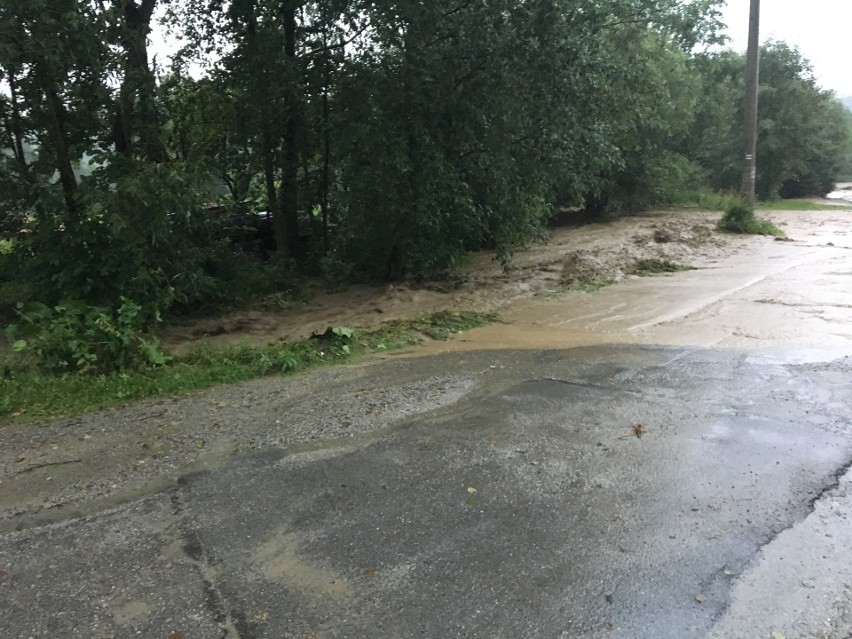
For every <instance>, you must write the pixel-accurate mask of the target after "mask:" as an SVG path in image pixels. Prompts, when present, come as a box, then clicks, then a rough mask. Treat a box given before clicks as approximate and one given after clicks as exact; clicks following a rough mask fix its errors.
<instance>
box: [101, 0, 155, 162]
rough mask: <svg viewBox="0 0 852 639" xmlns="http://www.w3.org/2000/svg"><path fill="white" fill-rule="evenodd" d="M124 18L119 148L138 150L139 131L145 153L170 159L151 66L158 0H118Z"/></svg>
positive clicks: (115, 133) (117, 124)
mask: <svg viewBox="0 0 852 639" xmlns="http://www.w3.org/2000/svg"><path fill="white" fill-rule="evenodd" d="M114 2H115V3H116V6H117V7H118V8H119V9H120V11H121V15H122V18H123V23H124V24H123V26H124V37H123V46H124V51H125V59H124V78H123V80H122V83H121V88H120V89H119V96H118V103H117V105H116V114H115V120H114V125H113V140H114V143H115V149H116V151H118V152H119V153H122V154H124V155H127V156H131V155H133V152H134V148H133V146H134V135H135V134H138V136H139V142H140V145H141V155H143V156H144V157H146V158H147V159H149V160H151V161H152V162H166V161H168V153H167V151H166V147H165V145H164V144H163V141H162V139H161V136H160V116H159V111H158V109H157V105H156V99H155V92H156V81H155V79H154V74H153V72H152V71H151V68H150V67H149V66H148V34H149V33H150V31H151V18H152V16H153V14H154V9H155V8H156V6H157V0H142V1H141V3H140V4H137V2H136V0H114Z"/></svg>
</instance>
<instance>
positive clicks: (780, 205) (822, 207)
mask: <svg viewBox="0 0 852 639" xmlns="http://www.w3.org/2000/svg"><path fill="white" fill-rule="evenodd" d="M757 208H759V209H762V210H764V211H842V210H843V209H844V208H846V207H844V206H843V204H842V203H838V204H822V203H821V202H809V201H808V200H773V201H771V202H761V203H760V204H758V205H757Z"/></svg>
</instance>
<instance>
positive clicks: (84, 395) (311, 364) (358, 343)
mask: <svg viewBox="0 0 852 639" xmlns="http://www.w3.org/2000/svg"><path fill="white" fill-rule="evenodd" d="M495 320H496V317H495V316H494V315H493V314H487V313H474V312H469V311H442V312H440V313H434V314H432V315H428V316H425V317H421V318H418V319H415V320H410V321H400V322H389V323H387V324H385V325H383V326H381V327H379V328H377V329H375V330H372V331H364V332H360V331H354V330H352V329H349V328H346V327H336V328H329V330H327V331H326V332H325V333H324V334H323V335H319V336H313V337H311V338H309V339H306V340H303V341H300V342H291V343H278V344H269V345H267V346H264V347H260V348H258V347H252V346H248V345H245V344H237V345H235V346H228V347H221V348H213V347H210V346H205V347H201V348H199V349H197V350H195V351H193V352H192V353H190V354H188V355H186V356H182V357H177V358H175V359H173V360H172V361H171V362H169V363H168V364H167V365H165V366H161V367H158V368H154V369H150V370H145V371H132V372H125V373H119V374H114V375H101V376H84V375H65V376H56V375H50V374H46V373H40V372H37V371H32V370H25V369H17V370H16V369H15V368H9V367H7V368H6V370H5V375H4V379H2V380H0V424H2V423H6V424H8V423H22V422H33V421H39V420H52V419H60V418H63V417H70V416H73V415H81V414H84V413H87V412H91V411H94V410H97V409H100V408H106V407H109V406H115V405H119V404H125V403H127V402H132V401H137V400H141V399H148V398H151V397H162V396H170V395H176V394H181V393H187V392H190V391H193V390H197V389H202V388H209V387H211V386H218V385H220V384H233V383H235V382H243V381H247V380H250V379H255V378H258V377H264V376H271V375H282V374H289V373H297V372H301V371H306V370H309V369H312V368H317V367H320V366H329V365H333V364H341V363H345V362H351V361H354V360H356V359H358V358H361V357H364V356H367V355H370V354H373V353H380V352H390V351H394V350H398V349H400V348H404V347H406V346H411V345H414V344H417V343H418V342H420V341H422V340H423V339H424V337H426V338H431V339H436V340H447V339H449V338H450V337H452V336H453V335H455V334H457V333H459V332H463V331H465V330H469V329H472V328H476V327H478V326H483V325H485V324H488V323H490V322H493V321H495Z"/></svg>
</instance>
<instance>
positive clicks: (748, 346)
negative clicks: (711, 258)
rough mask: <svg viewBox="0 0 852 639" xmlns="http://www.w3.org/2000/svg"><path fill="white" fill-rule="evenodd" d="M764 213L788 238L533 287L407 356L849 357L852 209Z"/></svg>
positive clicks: (753, 241)
mask: <svg viewBox="0 0 852 639" xmlns="http://www.w3.org/2000/svg"><path fill="white" fill-rule="evenodd" d="M771 216H772V218H773V219H774V220H775V221H776V222H778V223H779V224H781V226H782V228H784V229H785V231H786V232H787V233H788V235H789V236H790V237H791V238H792V239H794V240H795V242H775V241H772V240H771V239H770V238H756V239H750V240H745V241H747V242H749V245H748V248H747V249H746V250H744V251H742V252H740V253H738V254H736V255H733V256H731V257H727V258H723V259H720V260H717V261H715V262H708V263H705V264H701V265H700V266H701V268H700V269H698V270H695V271H689V272H681V273H676V274H672V275H664V276H655V277H635V278H632V279H629V280H626V281H622V282H619V283H617V284H614V285H612V286H609V287H606V288H604V289H601V290H599V291H596V292H594V293H584V292H581V291H562V292H560V291H553V292H550V293H544V294H539V295H537V296H536V297H534V298H532V299H526V300H521V301H518V302H514V303H511V304H509V305H508V306H507V307H506V308H505V309H504V311H503V312H502V313H501V319H502V320H503V322H504V323H501V324H494V325H491V326H486V327H484V328H481V329H476V330H473V331H470V332H468V333H465V334H464V335H462V336H459V337H458V338H457V339H455V340H453V341H452V342H449V343H447V342H436V343H432V344H428V345H426V346H424V347H423V348H418V349H416V350H415V351H412V352H410V353H407V354H406V356H422V355H434V354H438V353H444V352H453V351H466V350H481V349H519V348H520V349H563V348H573V347H578V346H592V345H602V344H655V345H665V346H695V347H701V348H724V349H733V350H745V351H753V352H754V353H755V354H756V355H762V356H765V357H768V358H772V359H778V360H781V361H785V362H791V363H803V362H817V361H830V360H833V359H836V358H838V357H842V356H845V355H852V212H850V211H843V210H839V211H838V213H834V212H830V213H822V212H820V214H819V215H814V216H813V218H811V219H808V217H807V216H806V215H804V214H802V213H795V214H784V213H781V212H779V213H777V214H776V213H772V214H771Z"/></svg>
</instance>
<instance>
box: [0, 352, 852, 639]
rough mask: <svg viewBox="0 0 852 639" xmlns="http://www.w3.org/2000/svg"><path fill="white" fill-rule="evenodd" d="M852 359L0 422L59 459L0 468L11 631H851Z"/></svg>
mask: <svg viewBox="0 0 852 639" xmlns="http://www.w3.org/2000/svg"><path fill="white" fill-rule="evenodd" d="M850 374H852V359H850V358H839V359H836V360H834V361H830V362H824V363H812V364H799V365H796V364H790V363H784V362H782V361H779V360H778V359H777V358H768V357H759V356H754V355H750V354H749V353H747V352H738V351H732V350H722V349H712V350H711V349H695V348H672V347H670V348H663V347H648V346H629V345H627V346H599V347H589V348H578V349H569V350H524V351H500V352H496V351H476V352H469V353H455V354H446V355H441V356H437V357H430V358H423V359H410V360H395V361H388V362H382V363H377V364H372V365H362V366H353V367H349V368H344V369H338V370H334V371H320V372H318V373H315V374H313V375H309V376H305V377H303V378H292V379H277V380H260V381H258V382H253V383H250V384H244V385H241V386H237V387H230V388H228V389H220V390H218V391H210V392H208V393H202V394H199V395H197V396H194V397H192V398H184V399H177V400H173V401H171V402H160V403H157V402H152V403H149V404H146V405H142V406H141V407H140V406H136V407H131V408H127V409H119V410H114V411H106V412H104V413H101V414H100V415H98V416H94V417H92V418H87V419H85V420H78V421H69V422H65V423H62V424H54V425H45V426H42V427H29V428H30V430H29V431H27V430H23V429H14V430H7V431H0V433H2V434H0V441H2V442H3V446H4V448H5V449H6V454H7V455H9V454H11V455H12V456H13V457H16V458H17V457H18V455H20V456H21V457H20V459H24V458H27V457H28V456H30V457H32V455H33V454H32V453H31V452H27V451H29V450H32V451H35V450H41V451H43V450H48V451H50V450H54V452H56V453H57V455H58V456H56V457H54V458H51V459H53V460H54V462H53V463H54V465H45V466H40V465H39V464H37V463H31V462H35V461H36V458H35V457H32V458H31V459H29V460H27V461H23V462H21V464H22V465H23V468H22V470H18V471H15V472H8V473H7V474H5V475H3V479H2V482H0V494H2V493H4V492H5V493H6V495H7V497H6V499H5V500H0V506H2V507H3V509H2V510H0V637H2V638H3V639H6V638H9V639H13V638H14V639H17V638H22V639H26V638H30V637H32V638H43V637H44V638H46V637H50V638H54V637H55V638H63V639H64V638H73V637H85V638H87V639H96V638H101V637H115V638H125V637H127V638H131V637H145V638H152V639H153V638H162V639H195V638H199V639H201V638H203V639H207V638H210V639H214V638H220V637H221V638H223V639H237V638H239V639H261V638H269V639H285V638H287V639H289V638H294V639H307V638H313V639H325V638H353V639H360V638H367V637H369V638H375V639H379V638H388V639H403V638H408V637H427V638H435V639H438V638H449V637H470V638H506V639H517V638H522V637H530V638H539V637H541V638H560V639H568V638H573V637H578V638H579V637H591V638H597V637H601V638H603V637H629V638H647V639H665V638H672V639H687V638H692V637H695V638H698V637H718V638H722V637H725V638H726V639H736V638H739V637H742V638H743V639H746V638H748V639H751V638H759V637H767V638H769V637H771V636H772V633H778V634H777V635H775V636H776V637H778V636H784V637H787V638H788V639H792V638H793V637H822V638H826V639H846V638H847V637H850V636H852V617H850V616H849V612H850V610H852V605H850V601H852V594H851V593H850V585H852V560H850V552H849V548H850V547H852V546H850V542H852V491H850V489H849V477H848V476H847V471H848V469H849V466H850V462H852V423H850V422H852V412H850V410H849V407H850V405H852V384H850ZM423 380H427V381H426V382H424V381H423ZM379 389H380V390H379ZM223 393H224V394H225V396H226V399H225V400H223V399H222V397H223ZM377 395H380V396H381V397H382V398H383V399H382V400H381V401H376V400H375V397H376V396H377ZM240 398H244V399H245V398H249V399H248V400H247V401H245V402H244V403H242V404H241V403H239V402H240ZM260 400H265V401H262V402H261V401H260ZM211 406H212V408H211ZM311 407H313V409H312V408H311ZM202 408H205V410H204V411H202V410H201V409H202ZM202 412H204V419H205V420H206V422H204V423H205V424H207V426H208V427H209V428H208V438H209V440H210V441H209V442H207V443H206V444H205V446H204V447H202V448H203V450H202V449H201V448H198V447H197V446H191V445H190V443H189V442H183V441H182V440H179V438H178V435H176V434H175V432H177V430H175V431H172V432H171V434H169V435H164V437H165V439H164V440H163V441H161V442H159V443H158V440H156V437H155V435H154V434H153V433H156V432H161V433H162V432H166V431H167V430H168V428H169V427H170V426H174V428H175V429H178V430H179V428H178V426H177V425H176V424H177V423H178V422H179V421H185V422H188V421H191V420H192V419H198V420H201V421H204V420H202V419H201V418H199V417H197V415H199V414H200V413H202ZM140 414H142V417H140ZM193 416H195V417H193ZM172 419H174V421H169V420H172ZM161 420H162V421H163V424H160V423H159V422H160V421H161ZM201 421H199V423H201ZM237 426H240V427H239V428H238V427H237ZM242 426H244V428H243V427H242ZM214 427H215V429H214V431H209V429H210V428H214ZM87 429H88V430H87ZM146 429H147V430H146ZM229 429H231V430H230V431H229ZM210 432H215V433H216V434H215V435H211V434H209V433H210ZM223 432H224V433H229V434H227V436H226V435H223V434H222V433H223ZM72 433H73V434H75V435H79V434H80V433H92V434H89V435H83V436H81V437H79V438H77V439H79V442H78V443H77V444H75V446H76V448H72V447H70V444H69V448H68V449H66V448H65V447H64V446H63V445H61V442H62V441H63V438H66V439H70V437H69V436H70V435H71V434H72ZM140 433H141V435H140ZM281 433H285V434H286V433H291V434H292V433H295V435H282V434H281ZM87 437H88V439H87ZM140 437H147V439H144V442H143V443H141V444H140V441H142V440H140ZM169 437H171V438H172V439H169ZM241 438H243V439H241ZM37 440H38V441H37ZM51 441H56V442H60V445H59V446H58V450H57V449H55V448H52V446H56V444H54V445H50V442H51ZM75 441H76V440H75ZM95 441H98V442H99V443H98V444H97V445H95V444H94V443H93V442H95ZM128 442H130V443H128ZM235 442H236V444H235ZM163 443H164V446H165V448H164V450H161V453H162V454H158V455H153V454H151V455H150V456H149V457H147V458H141V459H135V458H133V459H132V460H131V461H130V462H127V459H128V456H129V453H127V451H125V450H124V448H123V447H132V446H136V447H137V449H138V453H139V455H141V454H142V451H143V450H144V451H146V454H147V453H150V452H151V450H152V449H156V448H157V446H158V445H160V446H161V448H162V446H163ZM172 445H173V446H174V448H175V449H176V450H177V449H178V448H180V447H183V448H185V449H186V450H187V451H188V450H190V449H191V448H197V450H196V453H197V454H194V456H193V455H190V453H189V452H187V453H186V454H185V455H184V456H182V457H177V456H175V455H170V454H169V447H170V446H172ZM28 446H29V448H28ZM12 449H14V450H13V451H12ZM128 449H129V448H128ZM10 451H12V452H10ZM22 451H23V452H22ZM114 451H120V454H119V453H114ZM199 451H200V452H199ZM63 454H66V455H70V456H71V458H68V457H63ZM139 455H137V457H138V456H139ZM78 457H79V458H80V459H82V461H83V462H85V463H82V462H81V463H78ZM39 459H40V458H39ZM63 459H64V460H65V461H67V462H68V463H67V464H59V463H57V460H59V461H61V460H63ZM121 459H124V460H125V465H124V467H123V466H122V464H121V463H120V461H119V460H121ZM99 460H103V467H102V468H101V469H100V470H101V472H98V462H99ZM146 460H147V462H146ZM48 461H49V460H48ZM18 462H19V459H15V460H13V461H12V462H10V463H18ZM139 462H146V463H141V464H140V463H139ZM45 463H47V462H45ZM27 464H29V465H27ZM158 464H159V466H158ZM128 465H129V466H132V467H131V468H127V466H128ZM152 467H154V468H155V469H156V471H155V472H152V471H150V468H152Z"/></svg>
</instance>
